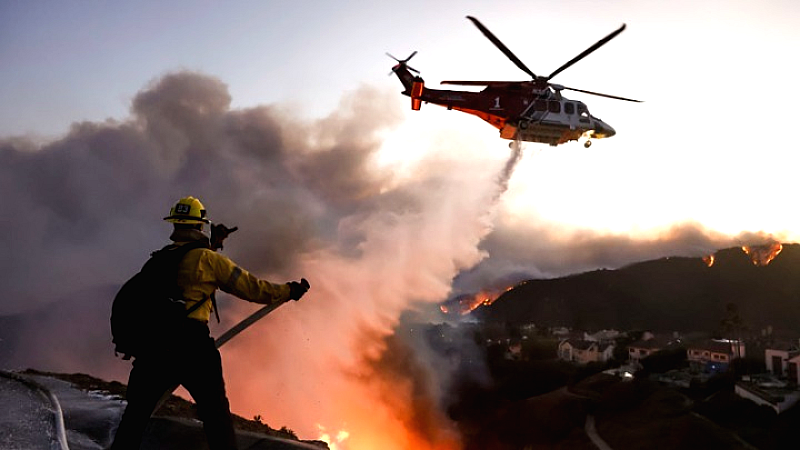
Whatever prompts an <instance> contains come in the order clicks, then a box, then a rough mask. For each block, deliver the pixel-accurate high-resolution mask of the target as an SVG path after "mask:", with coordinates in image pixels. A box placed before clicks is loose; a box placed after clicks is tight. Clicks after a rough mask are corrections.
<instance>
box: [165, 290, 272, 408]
mask: <svg viewBox="0 0 800 450" xmlns="http://www.w3.org/2000/svg"><path fill="white" fill-rule="evenodd" d="M281 305H283V303H274V304H271V305H266V306H264V307H262V308H260V309H258V310H257V311H256V312H254V313H252V314H250V315H249V316H247V317H245V318H244V319H242V320H241V321H240V322H239V323H237V324H236V325H234V326H232V327H231V328H230V329H229V330H228V331H226V332H224V333H222V335H221V336H220V337H218V338H217V339H215V340H214V345H215V346H216V347H217V348H220V347H222V346H223V345H225V343H226V342H228V341H230V340H231V339H233V338H234V337H236V335H238V334H239V333H241V332H242V331H244V330H245V329H247V328H248V327H250V325H253V324H254V323H256V322H258V321H259V320H260V319H261V318H263V317H264V316H266V315H267V314H269V313H271V312H272V311H275V309H277V308H278V307H279V306H281ZM175 389H178V385H177V384H176V385H174V386H172V388H171V389H167V391H166V392H164V395H162V396H161V398H160V399H159V400H158V403H156V407H155V408H153V414H155V412H156V411H158V408H160V407H161V405H163V404H164V402H166V401H167V400H168V399H169V397H170V396H171V395H172V392H173V391H175Z"/></svg>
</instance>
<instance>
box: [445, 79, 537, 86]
mask: <svg viewBox="0 0 800 450" xmlns="http://www.w3.org/2000/svg"><path fill="white" fill-rule="evenodd" d="M522 83H530V82H529V81H454V80H448V81H442V82H440V83H439V84H454V85H458V86H500V85H503V86H506V85H509V84H522Z"/></svg>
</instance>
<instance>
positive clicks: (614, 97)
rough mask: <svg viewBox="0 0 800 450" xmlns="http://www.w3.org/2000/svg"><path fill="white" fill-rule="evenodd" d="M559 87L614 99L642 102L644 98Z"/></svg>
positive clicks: (564, 87)
mask: <svg viewBox="0 0 800 450" xmlns="http://www.w3.org/2000/svg"><path fill="white" fill-rule="evenodd" d="M558 87H559V88H560V89H566V90H568V91H575V92H583V93H584V94H592V95H597V96H599V97H606V98H613V99H616V100H625V101H627V102H636V103H642V100H634V99H632V98H625V97H619V96H617V95H609V94H602V93H600V92H594V91H587V90H584V89H575V88H571V87H567V86H561V85H558Z"/></svg>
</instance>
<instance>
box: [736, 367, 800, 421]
mask: <svg viewBox="0 0 800 450" xmlns="http://www.w3.org/2000/svg"><path fill="white" fill-rule="evenodd" d="M734 392H735V393H736V395H738V396H740V397H742V398H746V399H748V400H751V401H753V402H755V403H756V404H759V405H764V406H768V407H770V408H772V409H773V410H775V412H776V413H778V414H780V413H782V412H784V411H786V410H787V409H789V408H791V407H792V406H794V405H796V404H797V403H798V401H800V391H798V390H797V389H793V388H792V386H790V385H788V383H786V382H784V381H780V380H777V379H775V378H772V377H771V376H769V375H767V376H763V375H760V376H745V377H743V379H742V381H737V382H736V386H735V387H734Z"/></svg>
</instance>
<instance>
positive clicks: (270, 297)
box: [175, 242, 289, 322]
mask: <svg viewBox="0 0 800 450" xmlns="http://www.w3.org/2000/svg"><path fill="white" fill-rule="evenodd" d="M175 243H176V244H178V245H182V244H186V243H187V242H175ZM178 286H179V287H181V288H182V289H183V298H184V300H186V309H190V308H191V307H192V306H193V305H194V304H195V303H196V302H199V301H203V300H205V299H207V298H209V297H210V296H211V294H213V293H214V292H215V291H216V290H217V289H220V290H222V291H224V292H227V293H229V294H232V295H235V296H237V297H239V298H241V299H244V300H248V301H251V302H255V303H262V304H274V303H282V302H285V301H287V300H289V285H288V284H275V283H270V282H269V281H265V280H261V279H259V278H257V277H255V276H253V275H252V274H250V273H249V272H247V271H246V270H244V269H242V268H240V267H239V266H237V265H236V264H235V263H234V262H233V261H231V260H230V259H229V258H228V257H226V256H225V255H222V254H220V253H217V252H215V251H213V250H210V249H206V248H198V249H194V250H189V252H188V253H186V256H184V258H183V260H182V261H181V264H180V265H179V266H178ZM212 311H213V306H212V303H211V300H207V301H206V302H205V303H204V304H203V305H201V306H200V307H198V308H197V309H195V310H194V311H192V312H191V313H190V314H189V317H191V318H192V319H195V320H199V321H202V322H208V319H209V317H210V316H211V312H212Z"/></svg>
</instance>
